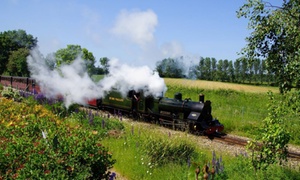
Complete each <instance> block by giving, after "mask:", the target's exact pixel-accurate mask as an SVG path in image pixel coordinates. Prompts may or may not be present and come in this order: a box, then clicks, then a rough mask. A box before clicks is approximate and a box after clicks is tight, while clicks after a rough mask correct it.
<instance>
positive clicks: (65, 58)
mask: <svg viewBox="0 0 300 180" xmlns="http://www.w3.org/2000/svg"><path fill="white" fill-rule="evenodd" d="M78 57H80V58H82V59H83V60H85V62H86V68H87V70H88V73H89V74H90V75H91V74H92V72H93V69H94V63H95V57H94V55H93V53H91V52H89V51H88V50H87V49H86V48H83V49H82V48H81V46H80V45H67V48H64V49H59V50H57V51H56V53H55V64H56V67H60V66H61V65H62V64H71V63H72V62H73V61H74V60H75V59H76V58H78Z"/></svg>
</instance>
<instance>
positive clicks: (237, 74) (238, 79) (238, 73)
mask: <svg viewBox="0 0 300 180" xmlns="http://www.w3.org/2000/svg"><path fill="white" fill-rule="evenodd" d="M234 74H235V77H236V82H241V61H240V60H236V61H234Z"/></svg>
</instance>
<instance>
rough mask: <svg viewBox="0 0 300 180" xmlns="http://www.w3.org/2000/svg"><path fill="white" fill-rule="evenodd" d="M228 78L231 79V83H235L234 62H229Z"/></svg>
mask: <svg viewBox="0 0 300 180" xmlns="http://www.w3.org/2000/svg"><path fill="white" fill-rule="evenodd" d="M228 63H229V65H228V77H229V81H230V82H235V75H234V68H233V64H232V61H229V62H228Z"/></svg>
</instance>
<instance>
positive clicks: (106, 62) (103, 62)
mask: <svg viewBox="0 0 300 180" xmlns="http://www.w3.org/2000/svg"><path fill="white" fill-rule="evenodd" d="M99 61H100V64H101V66H102V68H103V71H104V74H108V73H109V71H108V69H109V59H108V58H107V57H102V58H100V60H99Z"/></svg>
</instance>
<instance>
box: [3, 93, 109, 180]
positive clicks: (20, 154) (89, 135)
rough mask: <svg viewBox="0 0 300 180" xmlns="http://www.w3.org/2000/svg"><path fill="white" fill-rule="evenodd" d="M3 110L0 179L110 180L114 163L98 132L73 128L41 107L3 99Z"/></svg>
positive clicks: (77, 127) (78, 127)
mask: <svg viewBox="0 0 300 180" xmlns="http://www.w3.org/2000/svg"><path fill="white" fill-rule="evenodd" d="M0 107H1V109H2V111H0V116H1V117H2V118H1V123H0V128H1V131H0V138H1V140H0V179H14V178H17V179H28V178H29V179H30V178H33V177H34V178H37V179H88V178H91V179H104V178H108V176H109V173H108V172H107V170H108V169H109V168H111V167H112V165H113V164H114V163H115V160H113V159H112V155H111V153H109V152H108V149H107V148H105V147H103V146H102V145H101V142H100V139H101V136H100V134H99V133H98V131H96V130H94V131H89V130H86V129H84V128H81V126H74V127H73V126H70V125H68V124H67V123H65V122H62V121H61V120H60V119H58V118H57V116H55V115H53V114H52V113H51V112H50V111H48V110H46V109H44V108H43V107H42V106H40V105H36V106H32V107H31V106H26V105H25V104H15V103H13V101H11V100H6V99H2V100H1V101H0ZM6 120H9V121H6Z"/></svg>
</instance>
